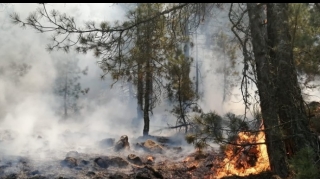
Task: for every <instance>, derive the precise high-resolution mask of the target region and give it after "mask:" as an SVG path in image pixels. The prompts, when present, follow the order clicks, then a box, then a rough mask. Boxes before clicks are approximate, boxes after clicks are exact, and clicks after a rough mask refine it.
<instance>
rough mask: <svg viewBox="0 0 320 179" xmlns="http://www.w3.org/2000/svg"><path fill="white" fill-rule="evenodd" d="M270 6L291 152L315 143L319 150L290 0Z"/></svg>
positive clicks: (272, 55) (278, 82) (272, 50)
mask: <svg viewBox="0 0 320 179" xmlns="http://www.w3.org/2000/svg"><path fill="white" fill-rule="evenodd" d="M267 9H268V11H267V17H268V43H269V46H270V58H271V59H273V60H272V61H271V63H272V65H273V66H274V67H275V68H276V69H277V71H275V73H276V76H277V78H276V79H275V81H274V83H275V84H276V86H277V88H276V96H277V102H278V111H279V117H280V122H281V124H282V128H283V131H284V138H285V144H286V149H287V153H288V154H289V156H292V155H294V154H295V153H296V152H298V151H299V150H301V149H302V148H304V147H311V148H313V149H314V150H315V152H317V151H316V149H317V142H318V139H317V137H316V136H315V135H314V134H313V133H312V132H311V131H310V129H309V127H308V118H307V114H306V111H305V107H304V101H303V98H302V95H301V89H300V86H299V84H298V80H297V72H296V69H295V65H294V60H293V51H292V44H291V37H290V33H289V24H288V23H289V18H288V3H268V4H267ZM310 162H311V161H310Z"/></svg>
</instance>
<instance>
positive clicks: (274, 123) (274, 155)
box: [247, 3, 288, 177]
mask: <svg viewBox="0 0 320 179" xmlns="http://www.w3.org/2000/svg"><path fill="white" fill-rule="evenodd" d="M247 7H248V15H249V22H250V28H251V29H250V30H251V37H252V47H253V52H254V57H255V62H256V70H257V78H258V80H257V81H258V83H257V87H258V91H259V96H260V107H261V113H262V117H263V123H264V128H265V136H266V145H267V152H268V156H269V162H270V167H271V170H272V171H273V172H274V173H275V174H277V175H279V176H280V177H286V176H287V175H288V166H287V164H286V151H285V146H284V143H283V141H282V137H281V130H280V125H279V119H278V114H277V104H276V88H275V84H274V80H275V78H276V76H275V75H274V70H275V68H274V67H273V66H272V65H271V64H270V61H272V59H270V58H268V48H267V44H266V40H267V28H266V25H264V24H263V23H264V22H265V19H266V16H265V13H264V9H263V6H262V5H257V4H256V3H248V4H247Z"/></svg>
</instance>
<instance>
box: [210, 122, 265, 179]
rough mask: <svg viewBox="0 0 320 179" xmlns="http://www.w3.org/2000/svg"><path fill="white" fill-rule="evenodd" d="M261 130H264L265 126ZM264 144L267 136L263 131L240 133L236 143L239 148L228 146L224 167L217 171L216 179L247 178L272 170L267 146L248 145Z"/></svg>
mask: <svg viewBox="0 0 320 179" xmlns="http://www.w3.org/2000/svg"><path fill="white" fill-rule="evenodd" d="M261 129H263V126H262V127H261ZM264 142H265V134H264V132H263V131H260V132H259V133H258V134H252V133H249V132H240V133H239V134H238V139H237V141H236V142H235V143H236V144H237V145H238V146H235V145H228V146H227V148H226V150H225V154H226V157H225V159H224V160H223V164H222V165H223V166H222V168H219V169H218V170H217V173H216V175H215V176H214V178H221V177H224V176H230V175H238V176H247V175H249V174H258V173H261V172H262V171H266V170H270V164H269V157H268V153H267V147H266V145H265V144H260V145H246V144H250V143H264ZM245 145H246V146H245Z"/></svg>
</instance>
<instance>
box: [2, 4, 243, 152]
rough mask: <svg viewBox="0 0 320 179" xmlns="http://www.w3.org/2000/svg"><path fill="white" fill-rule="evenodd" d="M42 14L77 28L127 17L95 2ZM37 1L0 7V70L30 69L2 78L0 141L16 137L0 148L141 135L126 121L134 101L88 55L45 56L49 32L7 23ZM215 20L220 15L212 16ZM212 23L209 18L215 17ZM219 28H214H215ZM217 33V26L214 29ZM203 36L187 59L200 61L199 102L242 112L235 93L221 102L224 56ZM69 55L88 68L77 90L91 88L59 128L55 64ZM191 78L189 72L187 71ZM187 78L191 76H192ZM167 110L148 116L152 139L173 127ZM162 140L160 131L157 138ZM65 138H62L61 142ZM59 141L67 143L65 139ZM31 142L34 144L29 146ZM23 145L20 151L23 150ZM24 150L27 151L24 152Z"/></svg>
mask: <svg viewBox="0 0 320 179" xmlns="http://www.w3.org/2000/svg"><path fill="white" fill-rule="evenodd" d="M46 6H47V8H48V9H57V10H59V11H60V12H61V13H64V12H65V13H67V14H68V15H71V16H74V17H75V21H76V23H78V24H82V23H84V22H86V21H88V20H93V21H96V22H100V21H114V20H120V21H121V20H123V19H124V17H125V9H124V8H123V7H124V6H118V5H114V4H108V3H103V4H98V3H91V4H90V3H88V4H81V3H73V4H67V3H60V4H59V3H56V4H47V5H46ZM37 7H39V5H38V4H28V3H23V4H6V5H3V4H2V5H1V6H0V37H1V41H0V46H1V50H0V66H1V67H8V65H10V63H11V62H15V63H20V64H21V63H25V64H29V65H30V66H31V68H30V70H29V71H28V72H27V73H26V74H25V75H24V76H23V77H20V78H13V77H12V75H13V74H10V73H5V74H4V75H2V76H0V140H3V141H4V139H8V138H10V137H12V138H15V142H13V143H10V145H9V144H8V145H6V147H3V146H4V145H1V146H2V147H0V151H2V152H7V153H14V154H19V153H22V152H25V151H36V149H38V148H41V147H43V146H42V145H43V143H39V142H38V141H37V140H35V138H37V136H41V137H42V138H44V139H45V140H47V142H48V145H47V147H49V148H50V149H56V148H57V146H64V147H69V148H72V147H74V146H81V145H87V144H90V143H92V142H94V141H99V140H101V139H103V138H106V137H114V138H119V136H121V135H128V136H129V138H130V135H135V136H139V135H141V133H142V125H141V126H140V128H141V130H140V131H132V130H131V129H130V120H131V119H132V118H133V117H135V115H136V107H135V105H136V102H135V100H134V99H131V101H130V100H128V99H126V98H124V96H126V95H125V94H124V92H123V91H124V90H122V89H121V83H118V84H116V85H115V87H114V88H112V89H111V87H110V85H111V84H112V83H113V82H112V81H111V80H110V78H109V77H107V78H106V79H105V80H101V79H100V75H101V74H102V70H101V69H100V68H99V67H98V65H97V61H98V60H99V59H97V58H95V57H94V56H93V54H92V53H91V52H89V53H88V54H86V55H84V54H76V53H74V52H72V51H71V52H70V53H68V54H66V53H64V52H62V51H53V52H51V53H49V52H48V51H46V50H45V46H46V45H47V44H48V43H50V40H49V38H50V35H49V34H41V33H38V32H36V31H35V30H33V29H31V28H21V27H19V26H17V25H13V24H12V23H11V22H10V18H9V14H10V13H12V12H17V13H18V14H19V15H20V17H21V18H22V19H24V18H25V17H27V16H28V15H29V13H31V12H33V11H35V10H36V9H37ZM216 16H217V17H219V16H223V14H216ZM217 19H218V18H216V19H213V20H217ZM226 20H227V19H222V20H221V19H220V20H219V21H218V20H217V21H216V22H214V23H213V24H219V25H221V26H223V23H225V22H226ZM217 27H218V26H217ZM217 27H211V28H209V29H207V30H205V32H206V33H207V32H212V31H217V30H219V28H217ZM220 30H221V29H220ZM206 38H207V37H206V36H205V35H204V34H201V32H199V35H198V38H197V41H195V43H196V44H198V46H196V47H198V52H197V54H198V55H197V56H196V48H193V49H192V51H191V56H193V57H194V58H195V59H198V60H199V62H200V64H201V65H200V67H201V76H202V77H203V79H202V81H201V83H200V84H201V87H200V89H201V90H202V92H203V94H204V97H203V100H201V101H199V103H200V105H201V106H202V108H203V110H204V111H205V112H208V111H216V112H217V113H219V114H221V115H222V114H224V113H226V112H228V111H230V112H234V113H236V114H243V109H244V108H243V105H242V101H241V96H240V95H239V89H238V88H236V89H234V90H233V91H232V95H231V97H230V99H229V100H228V101H226V102H225V103H222V95H223V92H222V85H223V81H222V79H223V76H222V74H219V73H217V72H216V71H217V69H219V68H221V67H222V65H223V62H224V60H225V59H220V57H219V53H221V52H217V51H215V50H213V49H212V48H211V47H210V46H204V45H201V44H204V42H203V41H204V39H206ZM68 58H77V59H79V66H80V68H85V67H88V75H87V76H83V77H82V78H81V81H80V82H81V85H82V86H83V87H84V88H86V87H89V88H90V90H89V93H88V94H87V95H86V96H83V97H81V103H82V104H83V106H84V108H83V109H82V116H81V119H73V120H71V121H68V122H66V123H62V122H61V121H60V118H59V117H58V116H57V114H56V110H57V109H58V107H59V105H60V102H61V99H59V98H58V97H57V96H55V95H53V88H54V85H55V80H56V79H57V77H58V76H59V70H58V69H56V67H55V63H56V62H57V61H59V60H66V59H68ZM192 73H194V70H193V71H192ZM191 76H192V75H191ZM166 108H167V106H165V105H162V106H160V107H158V108H157V109H156V110H155V111H156V112H155V113H154V115H153V116H152V117H151V124H150V125H151V130H150V133H151V134H155V135H159V133H153V131H156V130H157V129H158V128H161V127H166V126H167V123H174V122H173V119H172V117H171V115H170V114H169V113H168V112H166V111H165V109H166ZM66 133H68V134H70V133H71V134H74V135H69V136H75V137H76V138H77V139H78V138H79V136H83V137H82V138H81V140H77V142H78V143H77V145H74V144H73V143H70V141H72V139H75V138H72V137H69V139H70V140H69V143H68V142H62V138H63V137H64V136H65V134H66ZM161 134H162V135H164V133H161ZM64 139H65V138H64ZM64 141H65V140H64ZM30 143H31V144H33V145H32V146H33V147H32V148H30V146H31V145H30ZM22 146H24V147H22ZM26 146H28V147H26Z"/></svg>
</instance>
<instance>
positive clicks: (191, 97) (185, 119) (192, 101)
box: [166, 49, 198, 132]
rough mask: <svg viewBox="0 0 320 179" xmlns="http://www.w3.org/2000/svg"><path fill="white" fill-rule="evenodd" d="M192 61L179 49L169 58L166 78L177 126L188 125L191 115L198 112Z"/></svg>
mask: <svg viewBox="0 0 320 179" xmlns="http://www.w3.org/2000/svg"><path fill="white" fill-rule="evenodd" d="M191 63H192V61H191V59H187V58H185V56H184V55H183V54H182V51H181V50H179V49H177V50H176V52H175V56H174V57H173V58H172V57H171V58H170V57H169V58H168V63H167V65H166V66H167V67H166V68H167V69H168V74H167V76H166V78H167V80H168V83H167V85H166V89H167V96H168V99H169V100H170V102H171V103H172V104H173V109H172V110H171V113H172V114H174V115H175V116H176V117H177V122H176V123H177V125H185V126H184V127H185V128H186V132H187V125H188V124H189V123H190V121H189V115H188V114H189V113H190V112H196V110H195V109H196V108H197V107H198V106H197V103H196V100H197V99H198V97H197V95H196V92H195V89H194V87H193V82H192V81H191V79H190V75H189V74H190V67H191Z"/></svg>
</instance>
